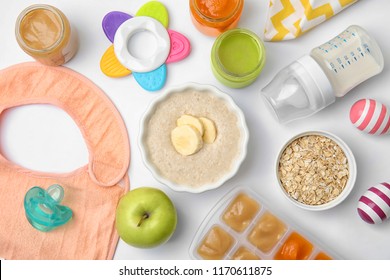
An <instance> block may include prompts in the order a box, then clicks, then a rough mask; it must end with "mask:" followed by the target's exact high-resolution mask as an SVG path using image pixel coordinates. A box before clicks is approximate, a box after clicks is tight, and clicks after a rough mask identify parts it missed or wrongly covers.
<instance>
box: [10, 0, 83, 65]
mask: <svg viewBox="0 0 390 280" xmlns="http://www.w3.org/2000/svg"><path fill="white" fill-rule="evenodd" d="M15 34H16V40H17V42H18V44H19V46H20V47H21V48H22V50H23V51H24V52H26V53H27V54H28V55H30V56H32V57H33V58H34V59H35V60H37V61H39V62H41V63H42V64H46V65H50V66H58V65H62V64H64V63H66V62H68V61H69V60H70V59H71V58H72V57H73V56H74V55H75V54H76V52H77V49H78V42H77V41H78V40H77V35H76V32H75V30H74V29H73V28H72V27H71V25H70V23H69V21H68V19H67V18H66V16H65V15H64V14H63V13H62V12H61V11H60V10H59V9H57V8H55V7H53V6H50V5H41V4H37V5H32V6H29V7H27V8H26V9H24V10H23V11H22V12H21V13H20V15H19V16H18V18H17V21H16V26H15Z"/></svg>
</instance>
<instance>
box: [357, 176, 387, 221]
mask: <svg viewBox="0 0 390 280" xmlns="http://www.w3.org/2000/svg"><path fill="white" fill-rule="evenodd" d="M357 211H358V213H359V216H360V217H361V218H362V219H363V221H365V222H367V223H369V224H380V223H382V222H383V221H384V220H386V219H388V218H389V217H390V185H389V184H388V183H381V184H378V185H375V186H373V187H371V188H369V189H368V190H367V191H366V192H365V193H364V194H363V195H362V196H361V197H360V199H359V203H358V208H357Z"/></svg>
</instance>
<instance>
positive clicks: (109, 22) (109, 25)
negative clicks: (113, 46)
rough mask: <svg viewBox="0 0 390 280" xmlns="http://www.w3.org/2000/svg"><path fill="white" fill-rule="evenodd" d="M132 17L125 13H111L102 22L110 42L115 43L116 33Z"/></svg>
mask: <svg viewBox="0 0 390 280" xmlns="http://www.w3.org/2000/svg"><path fill="white" fill-rule="evenodd" d="M131 18H132V16H131V15H129V14H126V13H123V12H118V11H114V12H109V13H108V14H106V15H105V17H104V18H103V21H102V27H103V31H104V33H105V34H106V36H107V38H108V40H110V41H111V43H112V42H114V37H115V33H116V31H117V30H118V28H119V26H121V24H122V23H124V22H125V21H126V20H128V19H131Z"/></svg>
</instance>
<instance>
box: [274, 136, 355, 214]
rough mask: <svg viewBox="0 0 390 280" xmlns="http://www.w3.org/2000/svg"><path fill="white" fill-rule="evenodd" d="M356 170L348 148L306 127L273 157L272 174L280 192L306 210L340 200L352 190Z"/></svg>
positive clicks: (340, 141) (333, 203) (334, 139)
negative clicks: (275, 177)
mask: <svg viewBox="0 0 390 280" xmlns="http://www.w3.org/2000/svg"><path fill="white" fill-rule="evenodd" d="M356 173H357V172H356V161H355V158H354V155H353V154H352V151H351V150H350V148H349V147H348V146H347V144H346V143H345V142H344V141H343V140H341V139H340V138H339V137H337V136H336V135H334V134H332V133H329V132H326V131H308V132H303V133H300V134H298V135H296V136H294V137H292V138H291V139H290V140H288V141H287V142H286V144H285V145H284V146H283V147H282V149H281V150H280V153H279V155H278V157H277V161H276V176H277V180H278V183H279V186H280V189H281V190H282V192H283V194H284V195H285V196H286V197H287V198H288V200H289V201H291V202H292V203H293V204H295V205H296V206H298V207H301V208H303V209H307V210H314V211H317V210H326V209H330V208H333V207H335V206H336V205H338V204H340V203H341V202H342V201H343V200H345V199H346V198H347V196H348V195H349V194H350V192H351V191H352V189H353V187H354V184H355V181H356Z"/></svg>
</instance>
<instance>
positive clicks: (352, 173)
mask: <svg viewBox="0 0 390 280" xmlns="http://www.w3.org/2000/svg"><path fill="white" fill-rule="evenodd" d="M307 135H321V136H325V137H327V138H330V139H332V140H333V141H334V142H335V143H337V144H338V145H339V146H340V148H341V149H342V150H343V151H344V154H345V156H346V157H347V161H348V168H349V176H348V181H347V183H346V186H345V188H344V189H343V191H342V192H341V193H340V194H339V195H338V196H337V197H336V198H335V199H333V200H332V201H330V202H327V203H324V204H321V205H308V204H304V203H301V202H299V201H297V200H295V199H294V198H292V197H291V196H290V194H289V193H288V192H287V191H286V190H285V189H284V187H283V185H282V182H281V181H280V178H279V161H280V157H281V156H282V154H283V152H284V150H285V149H286V148H287V147H288V146H289V145H290V144H291V143H292V142H293V141H294V140H296V139H298V138H301V137H303V136H307ZM275 170H276V178H277V181H278V184H279V189H280V190H281V191H282V193H283V194H284V196H285V197H286V198H287V199H288V200H289V201H290V202H292V203H293V204H294V205H296V206H298V207H300V208H303V209H306V210H311V211H321V210H326V209H330V208H333V207H335V206H336V205H338V204H340V203H341V202H342V201H344V200H345V199H346V198H347V196H348V195H349V194H350V192H351V191H352V189H353V187H354V185H355V181H356V174H357V172H356V161H355V157H354V155H353V154H352V151H351V149H350V148H349V147H348V146H347V144H346V143H345V142H344V141H343V140H341V139H340V138H339V137H337V136H336V135H334V134H332V133H329V132H326V131H307V132H303V133H300V134H298V135H295V136H294V137H292V138H291V139H290V140H288V141H287V142H286V144H284V145H283V147H282V148H281V150H280V152H279V154H278V156H277V159H276V166H275Z"/></svg>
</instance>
